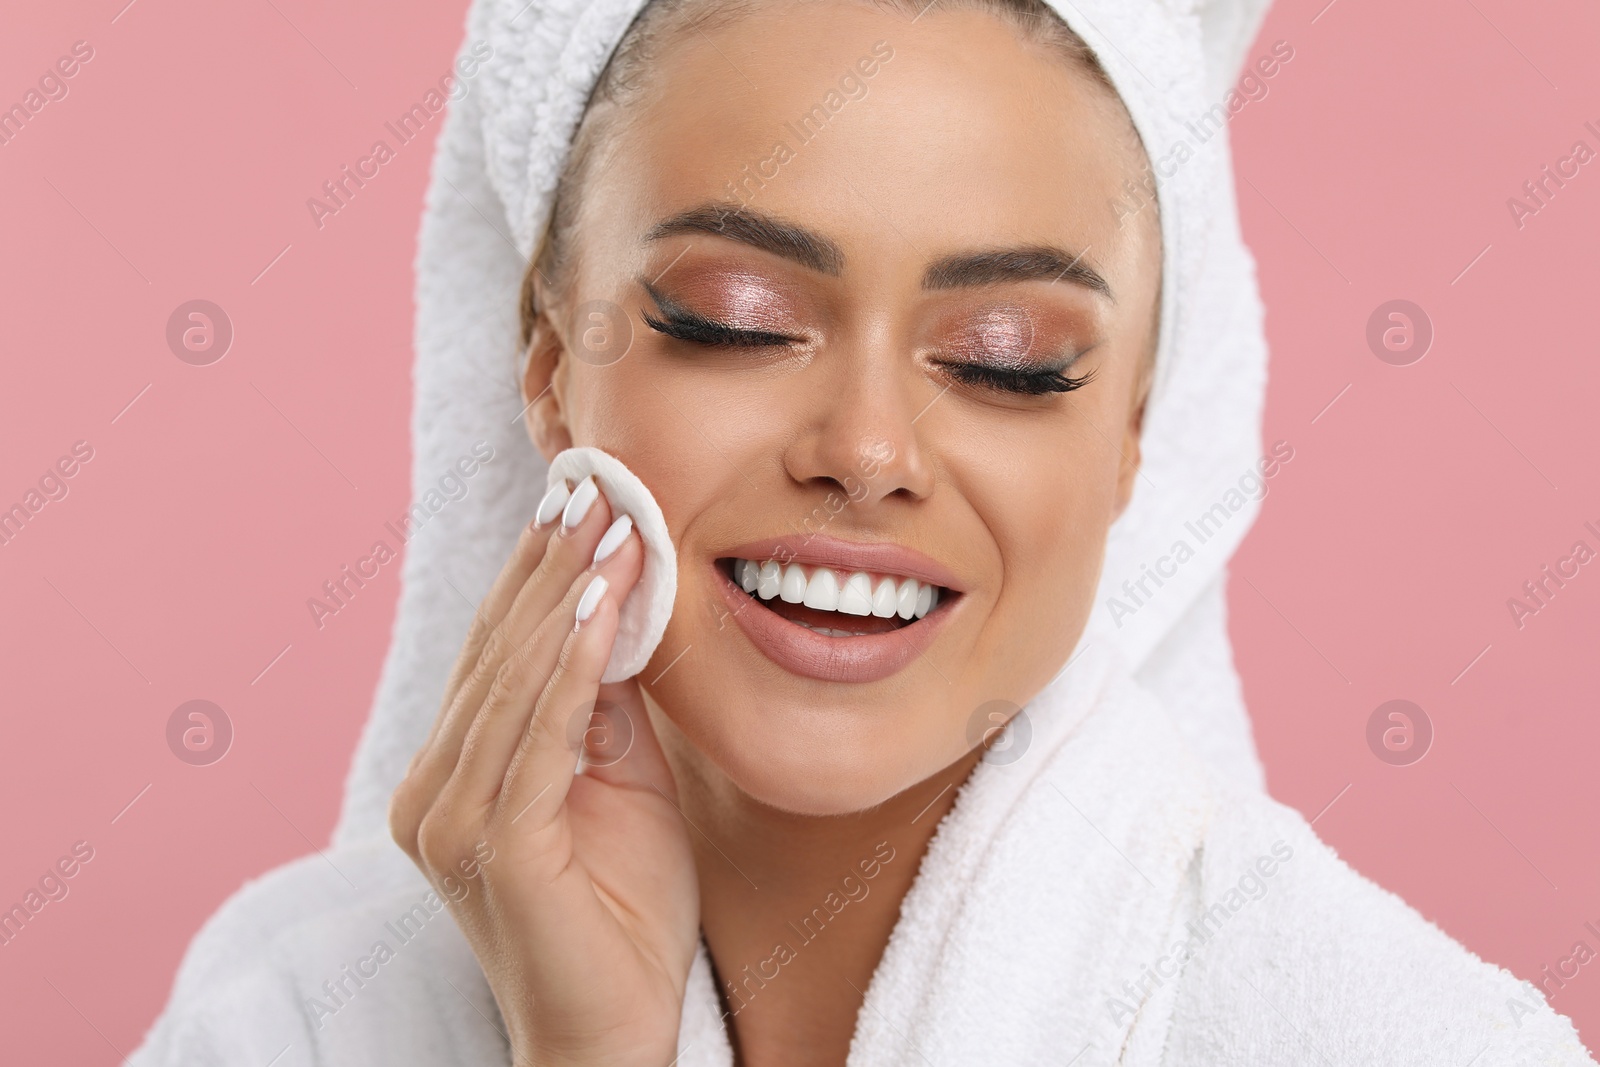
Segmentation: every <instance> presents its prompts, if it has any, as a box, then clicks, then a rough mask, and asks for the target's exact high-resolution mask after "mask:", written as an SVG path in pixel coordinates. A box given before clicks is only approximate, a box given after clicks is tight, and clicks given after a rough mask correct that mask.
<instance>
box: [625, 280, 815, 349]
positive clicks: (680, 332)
mask: <svg viewBox="0 0 1600 1067" xmlns="http://www.w3.org/2000/svg"><path fill="white" fill-rule="evenodd" d="M645 291H646V292H648V293H649V294H650V298H651V299H652V300H654V301H655V303H656V307H657V308H659V309H660V311H661V318H659V319H658V318H656V317H655V316H654V315H651V314H650V313H649V312H648V311H645V312H642V313H641V314H642V316H643V318H644V321H645V325H647V326H649V327H650V328H651V329H652V330H655V331H656V332H658V333H664V334H666V335H667V336H668V337H675V338H677V339H678V340H680V341H688V342H690V343H691V344H697V345H705V346H707V347H710V348H773V347H776V346H779V345H791V344H794V343H796V342H797V341H799V340H800V338H798V337H790V336H789V335H788V334H782V333H776V332H774V331H772V330H754V329H749V328H746V327H743V326H732V325H730V324H728V323H725V322H718V321H717V320H715V319H711V318H707V317H706V316H704V315H701V314H700V313H699V312H696V311H691V310H690V309H689V308H686V307H684V306H683V305H682V304H680V303H678V302H677V301H676V300H673V299H672V298H671V297H669V296H667V295H666V294H665V293H663V292H662V291H661V290H659V289H657V288H656V287H655V286H654V285H651V284H649V283H648V282H646V283H645Z"/></svg>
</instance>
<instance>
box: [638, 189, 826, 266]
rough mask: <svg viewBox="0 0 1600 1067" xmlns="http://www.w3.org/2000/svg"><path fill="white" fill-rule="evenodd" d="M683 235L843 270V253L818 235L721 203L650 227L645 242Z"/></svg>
mask: <svg viewBox="0 0 1600 1067" xmlns="http://www.w3.org/2000/svg"><path fill="white" fill-rule="evenodd" d="M684 233H707V234H712V235H713V236H717V237H727V238H729V239H730V240H734V241H739V242H741V243H743V244H747V245H750V246H751V247H753V248H759V249H761V250H762V251H763V252H771V253H772V254H773V255H775V256H782V257H783V258H784V259H788V260H792V261H794V262H795V263H798V264H800V265H801V266H802V267H809V268H811V269H812V270H814V271H820V272H821V273H823V274H830V275H833V276H835V277H837V276H838V275H839V273H840V271H842V270H843V269H844V252H843V251H841V250H840V248H839V246H838V245H836V244H834V243H833V242H832V241H830V240H828V239H827V238H826V237H823V236H822V235H821V234H817V233H813V232H812V231H810V230H808V229H806V228H805V227H803V226H797V225H795V224H794V223H791V222H785V221H784V220H782V219H780V218H777V217H776V216H773V215H765V214H762V213H760V212H755V211H751V210H749V209H748V208H731V207H726V206H723V205H721V204H702V205H701V206H699V207H693V208H690V209H689V210H688V211H681V212H679V213H678V214H676V215H673V216H672V217H670V218H667V219H663V220H662V221H660V222H658V223H656V224H655V225H654V226H652V227H650V230H649V232H648V233H646V234H645V240H647V241H658V240H660V239H661V238H663V237H672V236H675V235H677V234H684Z"/></svg>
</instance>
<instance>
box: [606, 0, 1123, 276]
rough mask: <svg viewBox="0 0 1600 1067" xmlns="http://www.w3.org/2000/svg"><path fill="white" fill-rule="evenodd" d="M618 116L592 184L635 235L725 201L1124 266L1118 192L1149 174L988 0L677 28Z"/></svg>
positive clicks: (843, 9)
mask: <svg viewBox="0 0 1600 1067" xmlns="http://www.w3.org/2000/svg"><path fill="white" fill-rule="evenodd" d="M621 120H622V121H621V124H620V125H619V126H618V131H619V133H620V135H619V136H616V137H614V138H612V144H611V145H609V146H608V150H607V151H606V152H605V153H604V156H605V162H604V163H603V165H602V166H601V167H599V168H597V172H596V173H595V174H593V175H591V177H590V184H591V185H601V186H609V187H610V189H611V192H612V194H613V195H612V196H611V197H608V198H604V200H605V203H606V204H607V208H606V210H605V212H604V213H603V215H604V217H605V218H606V219H609V220H610V222H611V224H612V226H613V227H614V228H618V229H620V228H624V227H625V228H627V229H629V230H631V232H632V233H633V235H634V236H635V237H637V236H638V235H639V234H642V233H643V232H645V231H646V230H647V229H648V228H649V225H650V224H651V222H653V221H654V220H656V219H659V218H661V217H663V216H665V215H668V214H671V213H672V212H674V211H676V210H681V209H682V207H684V206H685V205H687V204H691V203H701V202H705V201H708V200H718V201H725V202H730V203H734V204H740V203H744V204H749V205H750V206H752V207H757V208H760V209H761V210H764V211H769V212H773V213H776V214H780V215H783V216H785V217H788V218H794V219H797V220H802V221H804V222H805V223H806V224H808V225H810V226H812V227H814V228H816V229H818V230H820V231H823V232H827V233H829V234H830V235H832V236H834V237H836V239H838V240H839V242H840V244H841V245H842V246H844V247H845V249H846V251H847V252H849V251H850V249H851V246H853V245H854V246H863V245H871V244H872V243H873V242H874V241H876V242H878V243H879V244H882V245H883V246H884V247H883V248H882V249H881V250H882V251H883V252H884V253H885V254H890V255H898V256H902V257H908V256H916V257H918V258H920V259H923V260H927V259H931V258H935V257H936V256H937V255H939V254H940V253H942V252H944V251H947V250H949V249H951V248H969V247H975V246H982V245H994V244H998V243H1018V242H1021V243H1029V242H1032V243H1055V244H1060V245H1063V246H1067V247H1076V248H1085V247H1089V248H1093V249H1094V252H1093V253H1091V255H1092V256H1093V258H1094V259H1095V260H1096V261H1097V262H1100V263H1103V264H1104V265H1105V267H1106V269H1107V270H1108V271H1109V272H1110V273H1119V272H1122V271H1124V270H1127V269H1130V264H1129V263H1125V262H1123V261H1124V260H1128V259H1129V258H1130V256H1129V249H1130V244H1131V243H1132V242H1130V240H1129V232H1128V231H1130V230H1134V229H1136V228H1135V227H1121V226H1119V224H1118V222H1119V220H1118V218H1117V215H1116V212H1115V211H1114V210H1113V204H1114V202H1115V201H1116V199H1117V197H1118V195H1119V192H1120V187H1121V185H1122V183H1123V182H1124V181H1126V180H1128V179H1129V178H1134V177H1136V176H1137V175H1138V174H1139V172H1140V169H1141V162H1142V157H1141V155H1140V152H1139V149H1138V145H1137V138H1136V135H1134V133H1133V131H1132V127H1131V124H1130V123H1129V122H1128V120H1127V118H1126V116H1125V115H1124V114H1123V113H1122V112H1121V110H1120V105H1119V104H1118V102H1117V101H1116V100H1115V98H1114V97H1113V96H1112V94H1111V93H1110V91H1109V90H1108V89H1106V88H1105V87H1104V86H1103V85H1100V84H1099V83H1098V82H1096V81H1095V80H1094V79H1093V77H1092V76H1091V75H1090V74H1089V73H1088V72H1086V71H1084V70H1083V69H1081V68H1079V67H1077V66H1075V65H1074V64H1073V62H1072V61H1071V60H1070V59H1069V58H1068V57H1066V56H1065V55H1063V54H1060V53H1059V52H1057V51H1054V50H1052V49H1051V48H1049V47H1048V46H1045V45H1041V44H1038V43H1034V42H1031V41H1028V40H1024V39H1023V38H1022V37H1021V36H1020V35H1019V33H1018V31H1017V30H1016V29H1015V28H1014V27H1012V26H1011V25H1008V24H1007V23H1005V22H1003V21H1001V20H1000V19H998V18H996V17H994V16H993V15H990V14H987V13H984V12H980V11H972V10H954V11H947V12H939V11H937V9H936V11H935V13H934V14H930V15H929V16H928V17H925V18H920V19H916V20H915V21H913V19H912V18H911V17H910V16H906V15H900V14H897V13H893V12H885V11H882V10H879V9H877V8H875V7H873V6H871V5H868V4H860V3H853V2H839V3H822V4H805V5H796V6H790V5H773V6H770V7H762V8H758V9H757V10H756V11H754V12H752V13H749V14H747V15H744V16H741V17H739V18H737V19H734V20H732V21H729V22H725V23H723V24H720V25H716V26H707V27H706V28H704V29H698V28H691V29H688V30H683V31H680V32H679V33H677V34H676V35H675V36H674V37H672V38H671V39H670V40H669V41H668V42H666V43H665V44H664V45H663V46H662V47H661V49H660V52H659V54H658V55H657V56H656V57H655V58H654V59H653V60H652V61H651V65H650V68H649V70H648V73H647V78H646V81H645V82H644V89H643V91H642V92H641V93H640V94H639V96H638V98H637V99H635V100H633V101H631V102H630V103H629V104H628V105H627V107H626V109H625V113H624V114H623V115H622V116H621ZM619 208H621V210H620V211H619V210H618V209H619ZM596 221H600V220H598V219H597V220H596ZM601 224H602V225H604V224H605V223H604V222H603V221H602V222H601ZM615 236H617V237H618V238H622V237H623V236H624V234H623V233H622V232H617V233H615Z"/></svg>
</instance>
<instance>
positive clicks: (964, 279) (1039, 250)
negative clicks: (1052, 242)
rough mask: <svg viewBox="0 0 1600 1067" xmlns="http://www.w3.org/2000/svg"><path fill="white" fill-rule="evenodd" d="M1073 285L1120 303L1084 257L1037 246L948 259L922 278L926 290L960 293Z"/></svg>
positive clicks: (1081, 254)
mask: <svg viewBox="0 0 1600 1067" xmlns="http://www.w3.org/2000/svg"><path fill="white" fill-rule="evenodd" d="M1028 281H1050V282H1061V281H1064V282H1070V283H1072V284H1074V285H1081V286H1083V287H1084V288H1085V289H1090V290H1093V291H1094V292H1097V293H1099V294H1100V295H1101V296H1104V297H1105V298H1106V299H1107V300H1110V301H1112V302H1113V303H1115V302H1116V297H1114V296H1113V295H1112V294H1111V286H1110V284H1109V283H1108V282H1107V281H1106V280H1105V278H1104V277H1102V276H1101V274H1100V272H1099V271H1097V270H1095V269H1094V268H1093V267H1091V266H1089V265H1088V264H1087V263H1085V262H1083V253H1082V252H1078V253H1072V252H1068V251H1066V250H1065V249H1061V248H1051V247H1049V246H1043V245H1041V246H1036V247H1032V248H1012V249H1003V250H1000V251H994V252H971V253H962V254H959V255H954V256H946V257H945V258H943V259H941V260H939V261H938V262H936V263H934V264H933V265H932V266H930V267H929V268H928V270H927V272H926V273H925V274H924V275H923V276H922V287H923V288H924V289H959V288H964V287H966V286H977V285H992V284H994V283H995V282H1028Z"/></svg>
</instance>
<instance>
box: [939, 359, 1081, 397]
mask: <svg viewBox="0 0 1600 1067" xmlns="http://www.w3.org/2000/svg"><path fill="white" fill-rule="evenodd" d="M938 363H939V366H941V367H943V368H945V369H946V370H947V371H949V372H950V374H951V376H953V377H955V378H957V379H959V380H960V381H963V382H966V383H967V384H969V385H987V386H992V387H994V388H996V389H1003V390H1005V391H1006V392H1008V393H1023V394H1025V395H1028V396H1042V395H1044V394H1046V393H1070V392H1072V391H1073V390H1074V389H1082V388H1083V387H1084V386H1086V385H1088V384H1089V383H1090V382H1092V381H1094V371H1093V370H1091V371H1089V373H1087V374H1085V375H1082V376H1081V377H1077V378H1073V377H1070V376H1068V375H1065V374H1062V373H1061V372H1060V371H1058V370H1031V371H1019V370H1011V369H1009V368H1005V367H991V366H988V365H987V364H984V363H952V362H945V361H943V360H940V361H938Z"/></svg>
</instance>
